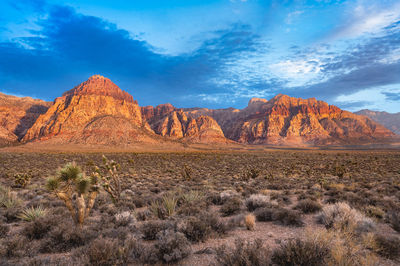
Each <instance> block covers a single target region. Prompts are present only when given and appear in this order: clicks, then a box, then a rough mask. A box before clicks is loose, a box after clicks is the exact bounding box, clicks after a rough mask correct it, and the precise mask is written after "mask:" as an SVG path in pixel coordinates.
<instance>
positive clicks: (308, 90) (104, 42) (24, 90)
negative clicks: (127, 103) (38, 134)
mask: <svg viewBox="0 0 400 266" xmlns="http://www.w3.org/2000/svg"><path fill="white" fill-rule="evenodd" d="M94 74H100V75H103V76H105V77H108V78H110V79H111V80H112V81H113V82H114V83H116V84H117V85H118V86H119V87H120V88H121V89H123V90H125V91H128V92H129V93H130V94H132V95H133V97H134V99H136V100H138V102H139V105H141V106H145V105H154V106H155V105H158V104H162V103H167V102H169V103H172V104H173V105H175V106H177V107H195V106H196V107H207V108H227V107H235V108H244V107H246V106H247V102H248V101H249V99H250V98H252V97H261V98H266V99H270V98H272V97H274V96H275V95H276V94H279V93H283V94H287V95H289V96H293V97H301V98H310V97H315V98H317V99H319V100H324V101H326V102H328V103H330V104H334V105H337V106H339V107H341V108H343V109H346V110H350V111H356V110H360V109H365V108H368V109H372V110H379V111H387V112H400V1H398V0H375V1H371V0H353V1H340V0H336V1H335V0H316V1H305V0H304V1H303V0H292V1H291V0H280V1H278V0H271V1H267V0H218V1H217V0H168V1H165V0H135V1H125V0H113V1H109V0H82V1H76V0H75V1H72V0H70V1H60V0H18V1H15V0H2V1H0V92H3V93H7V94H13V95H17V96H31V97H34V98H40V99H44V100H48V101H52V100H54V99H55V98H56V97H59V96H60V95H61V94H62V93H63V92H64V91H66V90H69V89H71V88H73V87H74V86H76V85H78V84H79V83H81V82H83V81H85V80H87V79H88V78H89V77H90V76H91V75H94Z"/></svg>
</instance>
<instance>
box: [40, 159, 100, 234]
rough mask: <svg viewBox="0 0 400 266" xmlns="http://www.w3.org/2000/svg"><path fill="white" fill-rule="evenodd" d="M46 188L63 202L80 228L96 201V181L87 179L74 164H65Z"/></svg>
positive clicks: (48, 181)
mask: <svg viewBox="0 0 400 266" xmlns="http://www.w3.org/2000/svg"><path fill="white" fill-rule="evenodd" d="M46 187H47V189H48V190H49V191H51V192H53V193H54V195H56V196H57V197H58V198H59V199H61V200H63V201H64V203H65V206H66V207H67V209H68V210H69V212H70V214H71V216H72V219H73V220H74V222H75V224H77V225H80V226H82V225H83V223H84V221H85V219H86V218H87V217H88V216H89V213H90V210H91V209H92V208H93V205H94V202H95V200H96V197H97V194H98V191H99V186H98V179H97V177H96V176H94V175H92V176H90V177H87V176H86V175H85V174H84V173H83V172H82V170H81V168H80V167H79V166H77V165H76V163H75V162H72V163H67V164H66V165H65V166H64V167H63V168H62V169H61V170H60V171H59V172H58V175H57V176H56V177H52V178H49V179H48V180H47V184H46Z"/></svg>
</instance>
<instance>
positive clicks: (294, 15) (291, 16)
mask: <svg viewBox="0 0 400 266" xmlns="http://www.w3.org/2000/svg"><path fill="white" fill-rule="evenodd" d="M303 13H304V11H301V10H296V11H293V12H290V13H289V14H288V15H287V16H286V19H285V23H286V24H292V23H293V20H295V19H296V18H298V17H299V16H300V15H301V14H303Z"/></svg>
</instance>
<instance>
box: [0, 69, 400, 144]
mask: <svg viewBox="0 0 400 266" xmlns="http://www.w3.org/2000/svg"><path fill="white" fill-rule="evenodd" d="M0 96H1V95H0ZM0 99H1V98H0ZM41 103H42V105H43V106H44V107H42V109H40V112H39V113H38V115H37V116H36V117H34V121H33V123H32V119H31V120H30V121H31V125H29V127H28V128H25V129H24V130H22V131H21V132H20V136H19V137H17V140H16V139H15V138H13V137H12V136H8V132H9V130H8V131H6V130H5V126H4V124H6V123H5V122H4V121H6V122H7V119H6V118H4V116H3V123H2V125H3V128H2V130H1V131H0V139H1V138H3V139H8V142H11V143H12V142H18V140H22V142H23V143H26V142H41V141H49V140H51V141H55V142H57V143H82V144H102V145H128V144H131V143H137V142H140V143H161V142H164V141H167V142H168V141H180V142H182V143H206V144H208V143H210V144H211V143H220V144H230V143H241V144H273V145H305V144H307V145H331V144H354V143H368V142H376V141H379V140H382V139H389V138H391V137H393V136H394V133H393V132H391V131H390V130H388V129H386V128H385V127H383V126H382V125H380V124H379V123H376V122H374V121H373V120H372V119H370V118H368V117H366V116H361V115H357V114H353V113H351V112H348V111H345V110H341V109H340V108H339V107H337V106H334V105H329V104H328V103H326V102H324V101H320V100H317V99H315V98H309V99H302V98H294V97H290V96H288V95H284V94H278V95H276V96H275V97H273V98H271V99H269V100H267V99H262V98H252V99H250V100H249V102H248V105H247V106H246V107H245V108H243V109H235V108H226V109H208V108H177V107H174V106H173V105H172V104H169V103H166V104H160V105H158V106H155V107H153V106H143V107H140V106H139V105H138V102H137V101H136V100H134V99H133V96H132V95H130V94H129V93H128V92H126V91H123V90H121V89H120V88H119V87H118V86H117V85H116V84H114V83H113V82H112V81H111V80H110V79H108V78H105V77H103V76H100V75H94V76H92V77H90V78H89V79H88V80H86V81H84V82H82V83H81V84H79V85H77V86H75V87H74V88H73V89H71V90H69V91H66V92H64V93H63V94H62V96H61V97H58V98H56V99H55V100H54V102H53V103H52V104H51V103H46V102H41ZM2 105H3V106H5V105H6V103H3V104H2ZM0 108H2V107H1V105H0ZM0 110H1V109H0Z"/></svg>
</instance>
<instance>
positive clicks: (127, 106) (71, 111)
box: [23, 75, 144, 143]
mask: <svg viewBox="0 0 400 266" xmlns="http://www.w3.org/2000/svg"><path fill="white" fill-rule="evenodd" d="M117 121H120V122H121V123H117ZM107 123H111V124H110V125H112V126H109V125H107ZM126 124H128V125H129V126H127V125H126ZM100 125H102V128H104V130H100V129H101V127H100ZM142 127H143V120H142V115H141V110H140V107H139V106H138V104H137V102H136V101H134V100H133V97H132V96H131V95H130V94H129V93H127V92H125V91H122V90H121V89H120V88H119V87H118V86H117V85H115V84H114V83H113V82H112V81H111V80H109V79H108V78H105V77H102V76H99V75H95V76H92V77H90V78H89V79H88V80H87V81H85V82H83V83H81V84H79V85H78V86H76V87H75V88H73V89H72V90H70V91H67V92H65V93H64V94H63V96H62V97H59V98H57V99H55V100H54V103H53V105H52V106H51V107H50V108H49V109H48V111H47V112H46V113H45V114H43V115H41V116H40V117H39V118H38V119H37V121H36V122H35V124H34V125H33V126H32V128H31V129H29V130H28V132H27V134H26V135H25V137H24V139H23V140H24V141H31V140H38V139H49V138H52V137H55V136H57V137H59V138H60V139H62V140H63V141H66V142H68V141H74V142H78V143H79V142H84V143H86V142H87V139H88V132H92V133H93V134H95V133H96V132H97V133H96V134H95V135H96V136H97V138H98V139H99V140H100V141H99V142H101V143H103V142H105V141H104V134H105V135H113V134H115V135H116V136H121V137H120V141H121V142H123V141H125V140H126V139H129V136H131V137H135V136H136V138H138V136H137V135H138V134H142V132H141V130H139V129H141V128H142ZM143 128H144V127H143ZM89 139H92V141H91V142H96V141H95V138H94V137H93V138H89ZM113 142H117V140H116V139H114V140H113Z"/></svg>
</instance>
